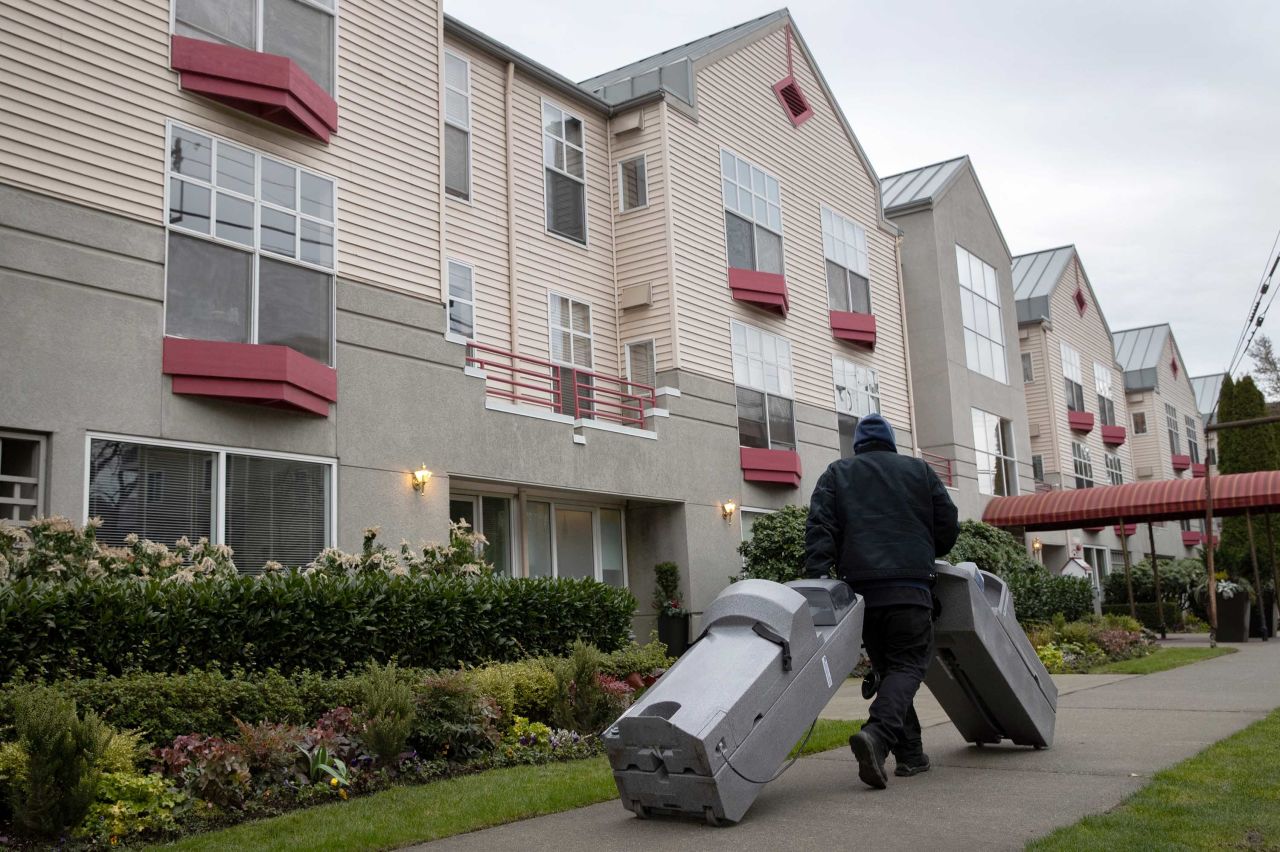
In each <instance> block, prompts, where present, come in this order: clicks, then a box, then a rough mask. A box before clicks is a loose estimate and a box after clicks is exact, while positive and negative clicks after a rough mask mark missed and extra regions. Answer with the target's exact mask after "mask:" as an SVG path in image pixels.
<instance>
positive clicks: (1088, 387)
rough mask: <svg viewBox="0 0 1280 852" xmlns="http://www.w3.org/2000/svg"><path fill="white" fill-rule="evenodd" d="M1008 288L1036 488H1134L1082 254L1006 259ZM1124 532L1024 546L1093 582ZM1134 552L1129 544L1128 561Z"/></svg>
mask: <svg viewBox="0 0 1280 852" xmlns="http://www.w3.org/2000/svg"><path fill="white" fill-rule="evenodd" d="M1013 288H1014V293H1015V297H1016V299H1017V312H1018V344H1019V349H1020V357H1021V365H1020V367H1021V369H1020V371H1019V372H1020V374H1021V377H1022V381H1023V388H1024V391H1025V394H1026V401H1027V418H1028V428H1029V431H1030V434H1031V464H1032V469H1033V478H1034V480H1035V482H1036V488H1037V489H1040V490H1051V489H1055V488H1093V487H1095V486H1106V485H1119V484H1122V483H1124V482H1131V481H1133V476H1134V474H1133V457H1132V454H1131V444H1130V436H1129V432H1128V430H1127V429H1126V427H1125V424H1126V423H1127V422H1128V420H1129V415H1128V408H1127V405H1126V399H1125V393H1124V386H1123V383H1122V382H1123V377H1122V371H1121V369H1120V367H1119V365H1118V364H1117V363H1116V358H1115V353H1114V350H1113V349H1112V345H1111V330H1110V328H1109V326H1108V325H1107V319H1106V316H1105V315H1104V314H1103V313H1102V309H1101V308H1100V307H1099V305H1098V300H1097V297H1096V296H1095V294H1094V290H1093V286H1092V284H1090V282H1089V277H1088V275H1087V273H1086V272H1085V268H1084V264H1083V262H1082V261H1081V259H1080V255H1079V252H1078V251H1077V250H1076V248H1075V246H1071V245H1068V246H1062V247H1059V248H1054V249H1047V250H1045V251H1040V252H1034V253H1032V254H1025V255H1021V256H1018V257H1015V258H1013ZM1121 532H1122V531H1121V530H1119V529H1117V528H1091V529H1082V530H1067V531H1064V532H1047V533H1038V534H1036V535H1035V536H1034V537H1033V539H1032V542H1031V544H1032V549H1033V552H1034V553H1036V554H1037V555H1038V558H1040V559H1041V561H1043V562H1044V564H1045V565H1046V566H1047V567H1048V568H1049V569H1050V570H1061V569H1062V568H1063V566H1064V565H1066V563H1067V561H1068V560H1070V559H1073V558H1077V559H1082V560H1084V561H1085V562H1087V563H1088V564H1089V565H1090V566H1091V568H1092V569H1093V571H1092V576H1093V577H1094V579H1095V580H1100V579H1101V578H1102V577H1104V576H1105V575H1106V573H1107V572H1108V571H1109V570H1110V566H1112V565H1113V564H1115V565H1119V564H1120V563H1121V562H1122V560H1123V551H1122V550H1121V535H1120V533H1121ZM1129 532H1130V533H1131V534H1132V533H1135V532H1136V528H1134V527H1133V525H1130V530H1129ZM1141 549H1142V548H1141V546H1140V545H1139V543H1138V542H1137V541H1131V542H1130V551H1131V553H1133V554H1138V553H1139V552H1140V551H1141Z"/></svg>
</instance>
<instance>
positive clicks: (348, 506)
mask: <svg viewBox="0 0 1280 852" xmlns="http://www.w3.org/2000/svg"><path fill="white" fill-rule="evenodd" d="M260 6H261V8H259V7H260ZM4 11H5V16H6V19H7V20H8V21H10V22H12V26H6V27H5V29H4V31H3V32H0V73H2V74H3V77H4V79H5V80H6V81H12V85H9V86H6V88H5V89H4V90H3V91H0V127H2V128H3V129H0V229H3V238H2V239H0V246H2V248H0V301H3V304H4V305H5V308H6V310H4V311H0V352H2V353H3V356H4V358H5V360H6V361H7V362H8V363H10V364H11V365H13V367H14V369H11V370H9V371H6V375H7V378H6V381H5V382H4V383H3V384H0V458H3V459H5V460H9V459H18V460H19V462H17V463H15V464H18V465H19V466H22V471H21V474H22V475H21V476H20V477H19V478H21V479H22V480H23V481H22V482H21V483H19V485H20V489H19V491H18V492H15V493H16V494H17V496H16V497H15V498H12V500H11V501H10V503H9V504H8V505H7V506H5V507H0V508H5V509H6V510H7V511H8V512H10V513H11V514H12V516H13V517H15V518H18V519H23V518H27V517H30V516H32V515H35V514H46V513H56V514H63V515H67V516H69V517H72V518H74V519H77V520H83V519H85V518H88V517H101V518H102V519H103V521H104V523H103V527H102V530H101V535H102V537H103V538H104V539H105V540H107V541H116V540H122V539H123V536H125V535H126V534H128V533H131V532H133V533H138V534H140V535H143V536H147V537H150V538H154V539H157V540H161V541H172V540H174V539H176V538H178V537H180V536H183V535H186V536H188V537H190V538H193V539H194V538H195V537H198V536H208V537H209V538H211V539H212V540H214V541H218V542H225V543H227V544H229V545H231V546H233V547H234V548H235V549H236V552H237V557H238V560H239V562H240V564H241V565H242V567H245V568H250V569H252V568H256V567H258V566H260V565H261V564H262V563H264V562H265V561H266V560H268V559H273V560H276V561H279V562H283V563H286V564H305V563H306V562H308V561H310V559H312V558H313V557H314V556H315V554H316V553H317V552H318V551H319V550H321V549H322V548H324V547H327V546H338V547H342V548H346V549H351V548H355V547H357V546H358V545H359V542H360V539H361V531H362V530H363V529H364V528H365V527H368V526H371V525H380V526H381V528H382V536H383V538H384V539H386V540H389V541H390V542H392V543H395V542H397V541H399V540H400V539H402V538H403V539H406V540H409V541H411V542H417V541H421V540H432V539H434V540H439V539H442V538H444V537H445V536H446V535H447V532H448V523H449V521H450V520H466V521H467V522H468V523H471V524H473V525H474V526H475V527H477V528H478V529H480V530H481V531H482V532H483V533H484V534H485V536H486V537H487V538H488V540H489V544H488V547H487V549H486V556H487V558H489V559H490V560H491V561H492V562H494V563H495V564H496V565H497V566H498V567H499V568H500V569H501V570H503V571H509V572H511V573H512V574H514V575H517V576H574V577H583V576H585V577H595V578H597V579H600V580H602V581H604V582H610V583H615V584H619V585H629V586H630V587H631V588H633V589H634V590H635V591H636V594H637V597H639V598H640V600H641V601H644V602H647V600H648V598H649V593H650V589H651V586H652V579H651V574H650V571H651V567H652V565H653V564H654V563H656V562H658V561H663V560H668V559H670V560H674V561H676V562H678V563H680V564H681V565H682V566H683V567H684V568H685V569H686V582H687V584H688V586H687V592H688V600H689V603H690V604H691V605H692V606H693V607H694V608H695V609H700V608H701V607H702V606H703V605H705V604H706V603H707V602H709V601H710V599H711V598H712V597H713V596H714V595H715V594H716V593H717V592H718V591H719V589H720V588H722V587H723V585H724V584H725V582H726V581H727V577H728V576H729V575H730V574H732V573H734V572H735V571H736V570H738V567H739V558H738V556H737V554H736V547H737V545H738V543H739V541H740V540H741V537H742V535H743V532H744V529H749V527H750V523H751V522H752V520H753V519H754V518H755V517H757V516H758V513H760V512H767V511H771V510H774V509H777V508H779V507H781V506H783V505H786V504H788V503H796V502H801V503H802V502H805V501H807V499H808V495H809V493H810V491H811V489H812V485H813V483H814V482H815V481H816V478H817V476H818V475H819V474H820V473H821V471H822V469H823V468H824V467H825V465H826V464H827V463H829V462H830V461H831V460H833V459H835V458H837V457H838V456H839V455H840V454H841V453H842V452H847V451H849V443H850V439H851V435H852V429H853V427H854V426H855V425H856V422H857V418H858V417H859V416H862V415H865V414H866V413H868V412H871V411H882V412H883V413H884V414H885V415H886V416H887V417H889V418H890V419H891V420H892V421H893V422H894V423H895V425H896V426H897V427H898V433H899V440H900V444H901V446H902V448H903V450H904V451H905V452H913V451H914V448H915V446H916V438H915V434H916V432H917V429H916V427H915V425H914V423H913V421H912V406H911V383H910V377H909V374H908V369H907V346H906V328H905V321H904V307H903V301H902V297H901V288H900V284H899V280H898V275H897V269H898V256H897V241H898V236H899V233H898V230H897V228H896V227H895V226H893V225H892V224H890V223H889V222H888V221H886V220H885V219H884V217H883V212H882V205H881V199H880V186H879V182H878V180H877V178H876V176H875V173H874V171H873V170H872V168H871V166H870V164H869V163H868V162H867V159H866V157H865V155H864V153H863V152H862V150H861V148H860V146H859V144H858V142H857V139H856V137H855V136H854V134H853V132H852V130H851V128H850V126H849V124H848V122H847V121H846V119H845V117H844V115H843V113H842V112H841V110H840V108H839V105H838V104H837V102H836V101H835V99H834V97H833V96H832V94H831V92H830V90H829V89H828V87H827V85H826V84H825V82H824V81H823V79H822V76H821V73H820V71H819V70H818V68H817V65H816V63H815V62H814V60H813V57H812V55H811V54H810V52H809V50H808V48H807V47H806V45H805V43H804V41H803V39H802V38H801V36H800V34H799V33H798V31H796V29H795V28H794V26H793V24H792V21H791V19H790V17H789V15H788V14H787V13H786V12H785V11H780V12H777V13H774V14H771V15H767V16H765V17H763V18H759V19H757V20H754V21H750V22H747V23H745V24H743V25H740V26H738V27H733V28H731V29H729V30H726V31H724V32H721V33H717V34H715V35H712V36H709V37H707V38H705V39H701V40H699V41H695V42H691V43H690V44H687V45H684V46H682V47H680V48H677V49H676V50H673V51H668V52H666V53H663V54H659V55H658V56H654V57H650V58H649V59H646V60H642V61H641V62H638V63H633V64H632V65H628V66H625V67H623V68H621V69H618V70H617V71H614V72H611V73H609V74H605V75H602V76H601V77H597V78H595V79H593V80H589V81H586V82H585V83H583V84H581V85H579V84H575V83H574V82H572V81H570V80H567V79H566V78H564V77H563V76H561V75H559V74H557V73H556V72H554V71H552V70H551V69H549V68H547V67H546V66H544V65H541V64H539V63H538V62H535V61H534V60H531V59H529V58H528V57H525V56H523V55H521V54H519V53H517V52H516V51H514V50H512V49H511V48H509V47H507V46H505V45H502V44H500V43H498V42H496V41H494V40H493V39H491V38H489V37H488V36H486V35H484V34H483V33H480V32H477V31H476V30H474V29H472V28H470V27H468V26H466V25H465V24H463V23H462V22H460V21H458V20H456V19H453V18H451V17H449V16H447V15H445V14H444V13H443V11H442V10H441V9H440V8H439V6H438V5H436V4H434V3H432V2H414V3H408V2H396V0H392V2H386V3H381V4H377V6H376V7H375V6H373V5H371V4H365V3H355V2H352V3H344V4H342V5H341V6H340V7H338V6H337V5H336V4H333V3H330V2H325V0H259V1H258V2H256V3H255V2H248V3H244V4H240V5H238V6H237V7H236V9H235V10H231V11H229V10H228V9H226V8H224V7H223V6H222V4H217V3H214V2H212V0H172V2H169V0H130V2H128V3H124V4H118V5H117V6H115V7H112V8H111V9H107V8H106V7H92V8H89V9H85V8H84V7H83V6H82V5H81V4H76V3H73V2H69V0H68V2H50V3H43V4H26V3H15V2H12V0H7V2H5V3H4ZM54 34H56V37H55V35H54ZM316 44H321V45H324V46H325V47H324V49H323V50H319V51H317V50H315V49H314V46H315V45H316ZM302 45H305V49H300V46H302ZM6 473H8V471H6ZM15 475H17V474H15ZM644 608H646V607H645V604H642V609H644ZM646 625H647V622H646V621H645V620H644V619H643V618H642V619H641V620H640V621H639V622H638V624H637V630H638V631H642V635H643V634H644V633H647V630H648V627H647V626H646Z"/></svg>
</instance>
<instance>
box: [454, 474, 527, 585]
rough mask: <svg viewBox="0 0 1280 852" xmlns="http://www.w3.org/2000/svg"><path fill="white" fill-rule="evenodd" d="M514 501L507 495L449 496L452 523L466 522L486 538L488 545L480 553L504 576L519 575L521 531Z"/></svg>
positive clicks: (466, 494) (457, 494)
mask: <svg viewBox="0 0 1280 852" xmlns="http://www.w3.org/2000/svg"><path fill="white" fill-rule="evenodd" d="M513 502H514V500H513V498H512V497H511V496H510V495H508V494H486V493H480V492H475V493H470V492H468V493H453V492H450V494H449V520H451V521H454V522H455V523H456V522H457V521H466V522H467V525H468V526H470V527H471V529H473V530H474V531H476V532H478V533H480V534H481V535H483V536H484V538H485V542H486V544H485V545H484V548H483V550H482V551H481V552H480V554H479V555H480V556H482V557H484V559H485V560H486V561H488V563H489V564H490V565H492V566H493V567H494V571H495V572H496V573H498V574H502V575H505V576H509V577H510V576H519V573H520V572H519V570H518V569H517V567H516V566H517V564H518V563H517V560H516V553H517V549H516V548H517V544H518V542H517V539H516V534H517V532H518V530H517V529H516V524H515V512H514V509H513V505H512V504H513Z"/></svg>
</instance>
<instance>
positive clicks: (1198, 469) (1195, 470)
mask: <svg viewBox="0 0 1280 852" xmlns="http://www.w3.org/2000/svg"><path fill="white" fill-rule="evenodd" d="M1206 473H1208V465H1204V464H1198V463H1196V462H1192V463H1191V475H1192V476H1193V477H1195V478H1196V479H1204V477H1205V474H1206Z"/></svg>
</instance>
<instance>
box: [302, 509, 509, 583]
mask: <svg viewBox="0 0 1280 852" xmlns="http://www.w3.org/2000/svg"><path fill="white" fill-rule="evenodd" d="M381 532H382V530H381V528H380V527H369V528H367V529H366V530H365V531H364V543H363V545H362V547H361V550H360V552H359V553H344V552H343V551H341V550H339V549H337V548H335V547H331V548H326V549H325V550H324V551H323V552H322V553H321V554H320V555H319V556H318V557H316V559H315V561H314V562H312V563H311V564H309V565H307V566H306V568H304V569H303V573H305V574H314V573H321V574H363V573H386V574H388V575H390V576H392V577H419V576H424V575H428V574H451V575H471V576H487V575H489V574H492V573H493V566H492V565H491V564H489V563H488V562H486V561H485V560H484V557H483V553H484V548H485V546H486V545H487V544H488V541H487V540H486V539H485V537H484V536H483V535H481V534H480V533H477V532H476V531H475V530H473V529H471V527H470V525H469V524H467V522H466V521H456V522H454V523H451V524H450V525H449V543H448V544H440V543H439V542H424V543H422V544H420V545H418V547H417V548H414V547H413V546H412V545H410V544H409V542H407V541H401V542H400V548H399V551H398V552H397V551H393V550H391V548H389V547H387V546H386V545H385V544H383V543H381V542H380V541H378V535H379V533H381Z"/></svg>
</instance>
